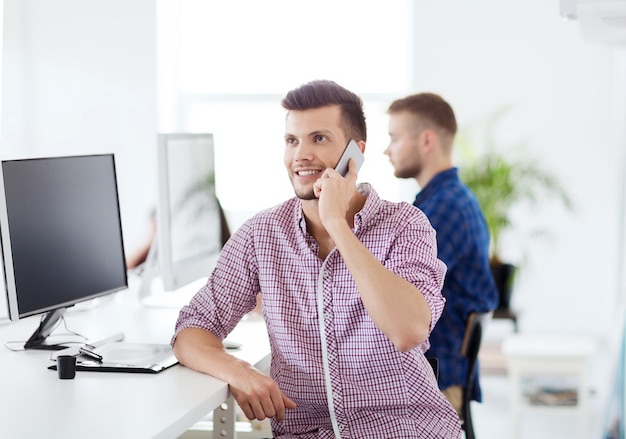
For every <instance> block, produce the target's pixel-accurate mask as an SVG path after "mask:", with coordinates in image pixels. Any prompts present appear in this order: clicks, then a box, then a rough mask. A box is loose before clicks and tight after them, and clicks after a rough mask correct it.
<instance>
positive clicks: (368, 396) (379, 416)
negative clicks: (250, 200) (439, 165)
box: [175, 184, 461, 439]
mask: <svg viewBox="0 0 626 439" xmlns="http://www.w3.org/2000/svg"><path fill="white" fill-rule="evenodd" d="M359 190H360V191H361V192H363V193H367V194H368V198H367V201H366V203H365V206H364V207H363V209H362V210H361V211H360V212H359V213H358V214H357V215H355V218H354V233H355V235H356V236H357V237H358V238H359V239H360V240H361V242H362V243H363V244H364V245H365V246H366V247H367V248H368V249H369V250H370V251H371V252H372V254H374V256H376V258H377V259H378V260H379V261H380V262H382V263H383V264H384V265H385V267H386V268H388V269H389V270H391V271H393V272H394V273H397V274H398V275H400V276H402V277H403V278H405V279H407V280H408V281H410V282H411V283H413V284H414V285H415V286H416V287H418V288H419V290H420V291H421V292H422V294H423V295H424V297H425V298H426V300H427V302H428V304H429V306H430V309H431V312H432V322H431V330H432V327H433V326H434V324H435V323H436V321H437V320H438V319H439V317H440V316H441V312H442V310H443V306H444V299H443V296H442V295H441V286H442V283H443V278H444V274H445V265H444V264H443V263H442V262H441V261H439V260H438V259H437V257H436V256H437V254H436V245H437V244H436V240H435V232H434V230H433V229H432V227H431V226H430V223H429V221H428V220H427V219H426V216H425V215H424V214H423V213H422V212H421V211H420V210H418V209H417V208H415V207H413V206H411V205H410V204H408V203H391V202H388V201H384V200H381V199H380V198H379V197H378V195H377V194H376V192H375V191H374V190H373V189H372V188H371V187H370V186H369V185H368V184H361V185H359ZM317 254H318V244H317V242H316V241H315V240H314V239H313V238H312V236H311V235H310V234H309V233H307V230H306V222H305V219H304V217H303V216H302V208H301V204H300V201H299V200H298V199H296V198H293V199H291V200H288V201H286V202H285V203H283V204H280V205H278V206H276V207H274V208H271V209H268V210H266V211H264V212H261V213H259V214H257V215H255V216H254V217H253V218H251V219H250V220H248V221H247V222H246V223H245V224H244V225H242V226H241V227H240V228H239V229H238V230H237V232H236V233H235V234H234V235H233V236H232V237H231V239H230V240H229V241H228V243H227V244H226V245H225V247H224V249H223V251H222V254H221V256H220V258H219V261H218V262H217V265H216V267H215V269H214V271H213V273H212V274H211V276H210V277H209V279H208V281H207V284H206V285H205V286H204V287H203V288H202V289H201V290H200V291H199V292H198V293H197V294H196V296H195V297H194V298H193V299H192V300H191V302H190V303H189V305H187V306H185V307H184V308H183V309H182V310H181V312H180V316H179V319H178V322H177V324H176V333H175V334H178V333H179V332H180V331H181V330H183V329H185V328H189V327H198V328H204V329H206V330H207V331H210V332H212V333H213V334H215V335H217V336H218V337H220V338H222V339H223V338H225V337H226V336H227V335H228V334H229V333H230V331H231V330H232V329H233V328H234V327H235V326H236V325H237V323H238V322H239V321H240V320H241V318H242V317H243V316H244V315H245V314H246V313H247V312H249V311H250V310H252V309H253V308H254V306H255V298H256V294H257V293H258V292H259V291H260V292H261V294H262V302H263V315H264V318H265V322H266V324H267V329H268V333H269V339H270V344H271V348H272V363H271V371H270V374H271V376H272V378H273V379H274V380H275V381H276V382H277V383H278V385H279V386H280V388H281V390H282V391H283V392H284V393H285V394H286V395H287V396H289V397H290V398H291V399H293V400H294V401H295V402H296V403H297V404H298V407H297V408H296V409H294V410H287V413H286V419H285V420H284V421H283V422H282V423H277V422H274V421H272V428H273V432H274V435H275V437H277V438H299V439H303V438H337V437H341V438H354V439H364V438H375V439H382V438H398V439H400V438H401V439H407V438H429V439H430V438H459V437H461V430H460V423H459V419H458V416H457V414H456V412H455V411H454V409H453V408H452V406H451V405H450V404H449V403H448V402H447V400H446V399H445V397H444V396H443V395H442V394H441V392H440V391H439V390H438V387H437V381H436V380H435V377H434V375H433V372H432V368H431V366H430V365H429V363H428V362H427V360H426V359H425V357H424V352H425V351H426V350H427V349H428V342H424V343H422V345H420V346H418V347H417V348H415V349H413V350H412V351H410V352H399V351H397V350H396V349H395V347H394V346H393V344H392V343H391V341H389V339H387V338H386V337H385V336H384V335H383V333H382V332H381V331H380V330H379V329H378V328H377V327H376V325H374V323H373V322H372V320H371V318H370V316H369V315H368V313H367V311H366V310H365V308H364V307H363V303H362V302H361V299H360V296H359V292H358V291H357V289H356V285H355V283H354V281H353V280H352V276H351V275H350V273H349V272H348V269H347V268H346V266H345V264H344V262H343V259H342V257H341V255H340V254H339V252H338V251H337V250H333V251H332V252H331V253H330V254H329V255H328V257H327V258H326V260H324V261H322V260H320V259H319V258H318V257H317Z"/></svg>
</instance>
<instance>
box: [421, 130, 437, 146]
mask: <svg viewBox="0 0 626 439" xmlns="http://www.w3.org/2000/svg"><path fill="white" fill-rule="evenodd" d="M420 136H422V148H423V149H424V152H432V150H433V148H434V147H435V145H436V144H437V142H438V137H437V133H435V132H434V131H433V130H431V129H430V128H426V129H425V130H424V131H422V134H420Z"/></svg>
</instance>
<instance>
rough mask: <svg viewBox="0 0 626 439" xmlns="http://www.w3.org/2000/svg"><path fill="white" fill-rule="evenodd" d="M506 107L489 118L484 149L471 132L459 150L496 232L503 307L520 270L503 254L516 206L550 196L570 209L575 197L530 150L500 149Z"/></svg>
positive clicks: (494, 256)
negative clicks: (497, 133)
mask: <svg viewBox="0 0 626 439" xmlns="http://www.w3.org/2000/svg"><path fill="white" fill-rule="evenodd" d="M504 110H506V109H503V110H500V111H498V112H496V113H494V115H493V117H492V118H490V119H489V120H488V122H490V123H489V124H488V125H487V128H488V129H487V130H486V134H485V136H484V144H485V151H484V152H483V153H481V154H476V150H475V148H474V147H473V141H471V140H470V138H471V136H469V135H468V133H467V132H465V133H462V134H461V136H459V137H460V139H461V143H462V145H461V147H460V148H459V149H460V150H461V151H463V152H464V153H465V159H464V160H462V162H463V163H464V165H461V166H459V174H460V177H461V179H462V180H463V182H464V183H465V184H466V185H467V186H468V187H469V188H470V189H471V190H472V191H473V192H474V194H475V195H476V198H477V199H478V202H479V204H480V206H481V208H482V211H483V214H484V216H485V220H486V221H487V226H488V228H489V233H490V235H491V243H490V258H491V269H492V273H493V276H494V280H495V281H496V285H497V287H498V292H499V294H500V304H499V306H498V308H499V309H508V308H509V306H510V303H511V293H512V287H513V278H514V273H515V271H516V266H515V265H514V264H512V263H510V262H507V261H504V260H503V258H502V257H501V250H502V249H501V245H502V240H501V238H502V236H503V233H504V232H506V231H508V230H509V229H511V228H512V227H513V222H512V209H513V208H514V207H515V206H517V205H519V204H520V203H527V204H528V205H530V206H537V205H538V204H540V203H541V202H542V201H545V200H546V199H547V198H551V199H555V200H557V201H558V202H560V203H561V204H562V205H563V206H564V207H565V208H566V209H567V210H570V211H571V210H572V209H573V204H572V201H571V199H570V197H569V196H568V194H567V193H566V191H565V190H564V188H563V187H562V186H561V184H560V183H559V181H558V180H557V179H556V177H555V176H554V175H552V174H551V173H550V172H548V171H547V170H545V169H543V168H542V167H541V166H540V164H539V163H538V161H537V160H535V159H534V158H532V157H530V156H528V154H527V153H524V154H523V155H520V154H516V152H519V151H520V150H521V148H519V147H518V148H516V149H513V150H507V151H501V150H497V149H496V145H495V140H494V136H493V131H494V127H495V125H496V122H497V121H498V120H499V119H500V117H502V116H503V114H504V112H505V111H504ZM518 146H521V145H518Z"/></svg>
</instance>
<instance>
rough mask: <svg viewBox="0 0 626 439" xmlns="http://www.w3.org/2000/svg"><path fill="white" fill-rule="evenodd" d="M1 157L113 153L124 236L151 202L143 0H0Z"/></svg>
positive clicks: (149, 58)
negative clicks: (0, 9) (0, 43)
mask: <svg viewBox="0 0 626 439" xmlns="http://www.w3.org/2000/svg"><path fill="white" fill-rule="evenodd" d="M3 34H4V60H3V66H2V68H3V81H2V90H3V94H2V110H3V111H2V124H1V144H0V154H1V155H2V157H3V158H20V157H35V156H48V155H63V154H89V153H109V152H113V153H115V156H116V165H117V172H118V184H119V192H120V204H121V210H122V223H123V224H122V225H123V229H124V237H125V244H126V245H127V248H133V247H134V246H136V245H137V242H138V241H139V240H140V239H141V238H142V237H143V235H144V233H147V228H146V226H145V225H146V224H147V223H148V218H149V209H150V207H151V206H152V205H153V204H154V198H155V190H154V185H155V184H154V182H155V178H156V177H155V175H154V169H155V166H156V164H155V163H156V162H155V158H154V155H155V152H154V150H155V142H156V124H157V122H156V120H157V116H156V114H157V112H156V37H155V36H156V6H155V2H154V1H152V0H107V1H95V0H90V1H81V0H54V1H48V0H5V1H4V22H3Z"/></svg>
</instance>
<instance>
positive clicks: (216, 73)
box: [159, 0, 412, 211]
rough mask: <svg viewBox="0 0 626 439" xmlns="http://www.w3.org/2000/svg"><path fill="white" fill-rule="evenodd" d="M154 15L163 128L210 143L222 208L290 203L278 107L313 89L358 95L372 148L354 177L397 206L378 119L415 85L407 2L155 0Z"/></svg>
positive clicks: (381, 123) (253, 208)
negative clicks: (304, 87)
mask: <svg viewBox="0 0 626 439" xmlns="http://www.w3.org/2000/svg"><path fill="white" fill-rule="evenodd" d="M159 8H160V9H159V100H160V102H159V108H160V115H159V130H160V131H162V132H165V131H169V132H174V131H188V132H203V131H206V132H212V133H213V134H214V136H215V148H216V167H217V175H216V179H217V191H218V196H219V198H220V200H221V202H222V204H223V206H224V207H225V208H226V209H227V210H244V211H257V210H260V209H263V208H266V207H270V206H272V205H274V204H277V203H279V202H281V201H283V200H285V199H286V198H288V197H291V196H293V191H292V189H291V185H290V183H289V180H288V178H287V175H286V171H285V170H284V167H283V162H282V155H283V147H284V146H283V140H282V139H283V132H284V116H285V114H284V110H283V109H282V108H281V106H280V100H281V99H282V97H283V96H284V95H285V94H286V92H287V91H289V90H291V89H292V88H295V87H297V86H299V85H300V84H303V83H305V82H308V81H310V80H313V79H331V80H333V81H336V82H338V83H339V84H341V85H343V86H345V87H346V88H348V89H350V90H352V91H354V92H356V93H358V94H359V95H360V96H362V97H363V99H364V101H365V110H366V116H367V120H368V146H367V150H366V162H365V165H364V167H363V169H362V171H361V174H360V178H359V179H360V180H362V181H371V182H372V183H374V185H375V187H376V188H377V189H378V191H379V192H380V193H381V195H383V196H386V197H387V198H394V196H395V193H396V192H397V190H396V186H397V182H396V181H395V178H394V177H393V170H392V168H391V166H390V165H389V163H388V160H387V158H386V157H385V156H384V155H383V154H382V151H383V150H384V149H385V147H386V145H387V116H386V114H385V109H386V107H387V106H388V105H389V103H390V102H391V100H393V99H395V98H397V97H400V96H403V95H404V94H406V93H407V92H408V90H409V89H410V85H411V72H412V55H411V53H412V52H411V38H410V21H411V14H412V12H411V11H412V8H411V4H410V1H408V0H404V1H393V2H383V1H372V2H362V1H354V0H343V1H340V2H337V1H332V2H331V1H328V0H317V1H293V0H292V1H286V0H270V1H264V2H258V1H233V2H217V1H206V0H179V1H173V0H162V1H161V2H160V3H159Z"/></svg>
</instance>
